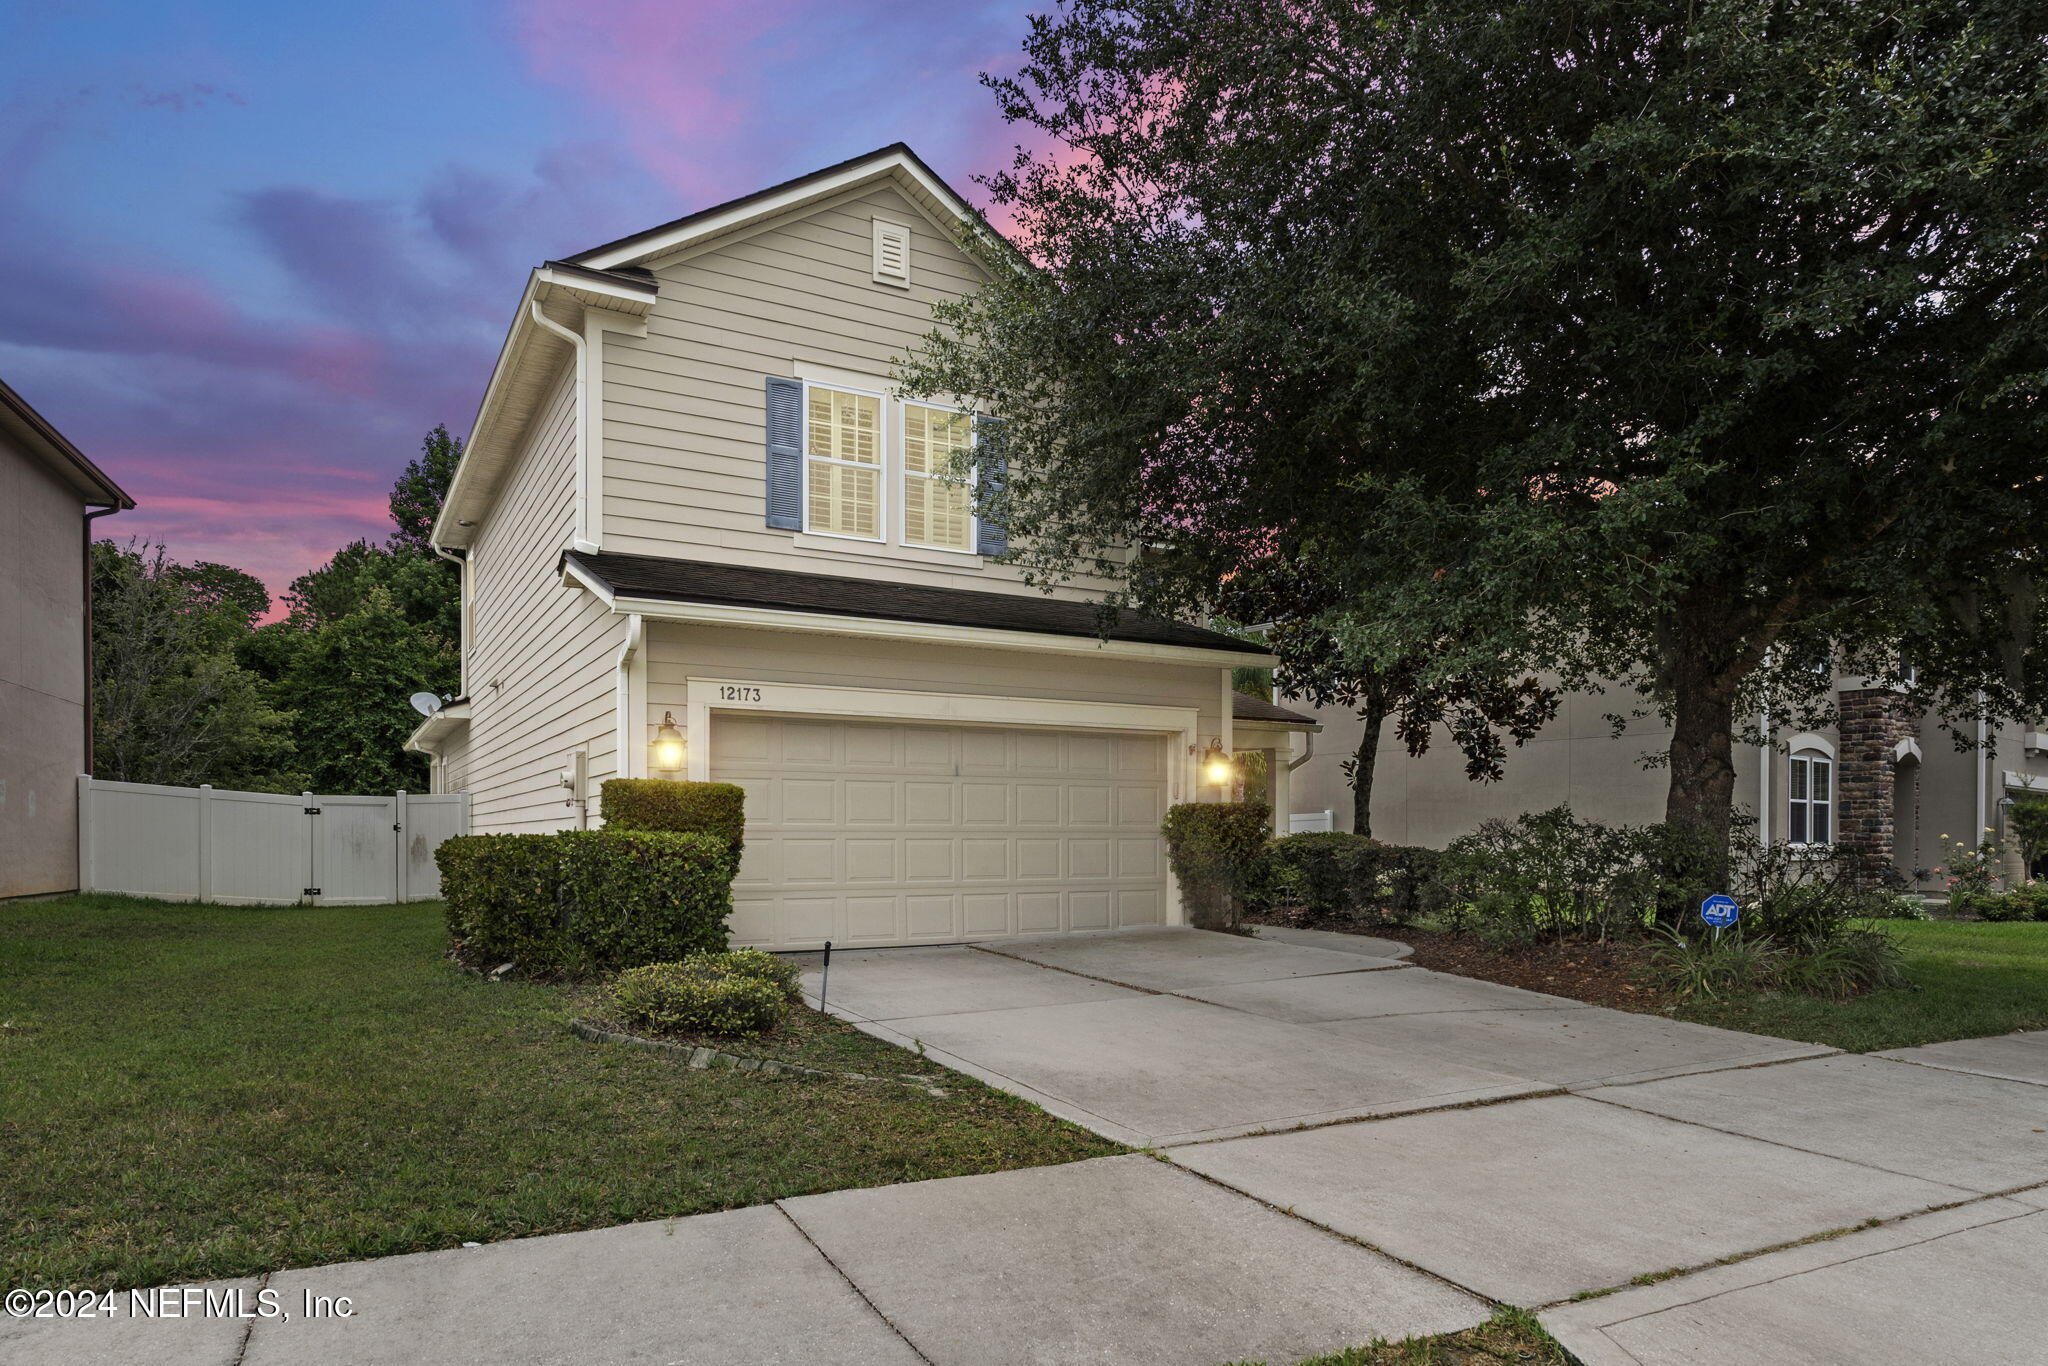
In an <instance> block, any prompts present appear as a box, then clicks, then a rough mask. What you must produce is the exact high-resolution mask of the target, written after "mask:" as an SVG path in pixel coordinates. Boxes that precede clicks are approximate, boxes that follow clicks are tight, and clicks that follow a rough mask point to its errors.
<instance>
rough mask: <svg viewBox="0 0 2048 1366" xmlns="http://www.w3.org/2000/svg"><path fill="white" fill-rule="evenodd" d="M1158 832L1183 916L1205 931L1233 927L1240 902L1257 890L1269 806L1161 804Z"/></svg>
mask: <svg viewBox="0 0 2048 1366" xmlns="http://www.w3.org/2000/svg"><path fill="white" fill-rule="evenodd" d="M1161 831H1162V833H1163V834H1164V835H1165V836H1166V858H1167V862H1168V863H1169V864H1170V865H1172V868H1173V875H1174V876H1175V877H1176V878H1178V879H1180V886H1181V893H1182V895H1184V896H1185V897H1186V898H1187V900H1188V909H1189V912H1190V915H1189V919H1190V920H1191V921H1192V922H1193V923H1194V924H1196V925H1199V926H1202V927H1203V928H1205V929H1227V928H1230V927H1232V926H1234V925H1236V923H1237V918H1238V912H1239V910H1240V908H1241V906H1242V904H1243V903H1244V901H1246V900H1247V899H1249V898H1252V897H1256V896H1258V895H1260V894H1261V892H1262V888H1263V883H1264V880H1265V877H1266V857H1265V855H1266V841H1267V839H1268V837H1269V836H1270V835H1271V834H1272V831H1273V811H1272V808H1271V807H1269V806H1267V805H1266V804H1265V803H1264V802H1181V803H1179V804H1177V805H1175V806H1171V807H1168V808H1167V811H1166V820H1165V822H1164V823H1163V824H1162V826H1161Z"/></svg>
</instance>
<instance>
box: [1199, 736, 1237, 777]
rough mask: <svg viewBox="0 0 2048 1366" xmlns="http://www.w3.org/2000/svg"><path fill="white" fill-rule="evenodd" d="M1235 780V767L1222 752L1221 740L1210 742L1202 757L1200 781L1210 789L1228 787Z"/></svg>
mask: <svg viewBox="0 0 2048 1366" xmlns="http://www.w3.org/2000/svg"><path fill="white" fill-rule="evenodd" d="M1236 778H1237V765H1236V764H1235V763H1233V762H1231V758H1230V756H1229V755H1228V754H1226V753H1224V751H1223V742H1222V741H1221V740H1211V741H1210V742H1209V748H1208V750H1207V751H1206V752H1205V753H1204V754H1203V755H1202V781H1203V782H1205V783H1208V784H1209V785H1210V786H1211V787H1228V786H1229V785H1230V784H1231V783H1232V782H1233V781H1235V780H1236Z"/></svg>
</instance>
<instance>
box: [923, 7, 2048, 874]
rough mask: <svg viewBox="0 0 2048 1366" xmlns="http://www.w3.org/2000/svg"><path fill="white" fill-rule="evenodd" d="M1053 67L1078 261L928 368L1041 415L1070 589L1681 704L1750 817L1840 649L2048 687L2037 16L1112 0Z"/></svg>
mask: <svg viewBox="0 0 2048 1366" xmlns="http://www.w3.org/2000/svg"><path fill="white" fill-rule="evenodd" d="M1025 53H1026V59H1027V60H1026V63H1025V65H1024V66H1023V67H1022V69H1021V70H1020V71H1019V72H1018V74H1017V75H1016V76H1014V77H1006V78H1000V79H995V78H985V79H986V80H988V83H989V84H990V85H991V86H992V87H993V88H994V90H995V92H996V95H997V98H998V100H999V102H1000V105H1001V108H1002V112H1003V114H1004V116H1005V117H1006V118H1008V119H1010V120H1012V121H1013V122H1016V123H1019V124H1021V125H1024V126H1026V127H1028V128H1029V129H1030V130H1031V131H1032V134H1033V137H1032V139H1031V141H1032V144H1033V146H1034V148H1037V149H1040V150H1022V151H1020V152H1019V153H1018V155H1017V157H1016V159H1015V163H1014V165H1013V166H1012V167H1011V168H1010V169H1008V170H1006V171H1004V172H1002V173H1000V174H997V175H994V176H992V177H989V178H988V179H987V181H986V185H987V188H988V191H989V194H990V197H991V198H992V199H993V200H994V202H995V204H996V206H997V207H998V208H999V209H1001V210H1003V211H1004V212H1006V213H1007V214H1008V216H1009V217H1010V218H1011V219H1012V220H1013V221H1014V222H1015V223H1016V225H1017V229H1018V236H1019V239H1020V241H1019V245H1020V246H1022V248H1023V249H1024V251H1025V253H1026V255H1027V256H1028V257H1029V258H1030V260H1031V262H1032V263H1033V264H1032V265H1031V266H1029V267H1026V268H1020V267H1018V266H1017V265H1016V264H1015V263H1014V260H1013V259H1011V258H1007V257H1006V256H1005V255H1004V254H1003V251H1002V250H1001V249H999V248H997V247H994V246H990V245H987V244H983V245H981V246H980V247H978V248H976V249H978V250H980V251H982V252H983V254H984V256H985V257H986V260H987V264H988V266H989V269H990V273H991V277H992V283H991V285H990V286H989V287H988V288H987V289H986V290H984V291H983V292H982V293H981V294H980V295H979V296H978V297H976V298H974V299H971V300H968V301H966V302H964V303H961V304H958V305H948V306H944V307H942V309H941V310H940V322H941V327H940V328H939V329H938V330H937V331H936V332H935V333H934V334H933V336H932V337H931V338H930V340H929V343H928V345H927V347H926V348H925V349H924V350H923V351H922V352H921V354H920V355H919V356H918V357H915V358H913V359H912V360H911V361H910V362H909V363H908V364H907V366H906V368H905V371H904V374H903V382H904V386H905V388H906V389H907V390H908V391H910V392H914V393H930V394H952V395H970V396H973V397H974V398H975V399H976V400H977V401H979V402H981V403H983V404H985V405H986V406H987V408H988V409H989V410H990V411H991V412H992V413H993V414H994V415H995V416H997V417H1000V418H1002V419H1005V421H1004V423H1003V425H1002V428H1001V431H1002V432H1003V443H1002V444H1003V452H1002V454H1005V455H1006V456H1007V460H1008V465H1007V470H1006V474H1007V478H1006V479H1002V480H997V479H993V478H991V479H984V480H983V481H982V484H983V490H984V492H983V494H982V497H983V500H984V504H985V506H986V508H987V510H988V511H990V512H994V513H1000V514H1001V515H1003V516H1005V517H1006V518H1007V520H1008V523H1009V525H1011V526H1012V527H1013V528H1016V529H1017V530H1018V531H1019V532H1020V533H1021V534H1020V535H1019V536H1018V538H1017V539H1016V540H1015V541H1013V543H1012V544H1013V547H1014V549H1013V552H1012V553H1013V555H1014V556H1015V558H1016V559H1017V560H1018V561H1019V562H1020V563H1021V564H1023V565H1025V566H1026V567H1027V569H1028V570H1029V571H1030V572H1031V573H1032V574H1033V575H1034V576H1038V577H1047V578H1050V577H1058V576H1061V575H1065V574H1069V573H1072V572H1075V571H1076V570H1084V569H1089V568H1096V567H1115V565H1117V564H1118V563H1119V562H1121V561H1122V560H1123V559H1124V558H1125V556H1124V554H1123V552H1122V551H1121V550H1120V549H1119V548H1120V547H1128V546H1142V547H1144V548H1145V551H1144V553H1143V554H1140V555H1137V556H1135V557H1132V558H1131V561H1130V564H1129V575H1130V576H1129V589H1128V592H1129V594H1130V595H1131V596H1132V597H1133V598H1135V599H1137V600H1138V601H1140V602H1142V603H1145V604H1147V605H1151V606H1155V607H1160V608H1166V609H1182V610H1184V609H1187V608H1189V607H1200V606H1203V605H1206V604H1210V603H1212V602H1213V601H1214V600H1215V598H1216V597H1217V595H1218V594H1219V592H1220V591H1221V586H1222V585H1223V584H1225V583H1227V582H1228V581H1229V579H1230V578H1231V576H1232V575H1233V574H1236V573H1238V572H1240V571H1241V570H1242V568H1243V567H1244V566H1245V565H1247V564H1257V563H1261V562H1264V561H1266V560H1278V561H1281V562H1286V563H1297V564H1300V565H1303V566H1306V567H1309V568H1311V569H1313V571H1314V573H1315V574H1316V575H1318V576H1321V577H1323V578H1325V579H1327V580H1328V581H1329V582H1330V583H1331V584H1332V585H1334V588H1335V592H1336V601H1337V603H1338V605H1337V606H1335V607H1332V608H1317V609H1314V610H1312V611H1310V612H1308V613H1306V614H1305V615H1307V616H1308V617H1309V618H1310V619H1311V620H1312V622H1313V624H1315V625H1316V626H1317V627H1318V628H1321V629H1326V630H1328V631H1329V632H1330V634H1331V635H1332V636H1333V638H1334V639H1335V640H1336V641H1338V642H1339V643H1340V644H1341V646H1342V648H1343V649H1344V650H1345V651H1347V652H1349V653H1350V654H1351V655H1353V656H1355V657H1356V658H1358V659H1360V660H1364V661H1368V662H1371V661H1380V662H1385V661H1391V660H1396V659H1400V658H1402V657H1404V656H1405V655H1408V654H1411V653H1413V652H1414V650H1415V648H1416V644H1417V642H1428V648H1429V652H1430V654H1431V658H1430V659H1429V661H1428V664H1427V667H1426V669H1425V671H1424V672H1425V674H1426V679H1425V681H1437V680H1444V679H1450V678H1455V677H1458V676H1460V675H1476V676H1480V677H1506V676H1512V675H1513V674H1514V673H1516V672H1517V671H1521V670H1536V669H1547V670H1551V671H1554V673H1555V674H1556V675H1557V677H1558V678H1559V679H1560V680H1561V681H1562V682H1563V683H1564V684H1566V685H1568V686H1569V685H1574V684H1579V683H1586V682H1590V681H1595V680H1599V679H1609V680H1615V681H1618V682H1620V683H1622V684H1625V685H1629V686H1633V687H1637V688H1640V689H1641V690H1642V691H1643V692H1644V693H1645V694H1646V695H1647V696H1648V697H1649V698H1650V699H1651V701H1652V702H1653V704H1654V705H1656V706H1657V707H1658V708H1660V709H1661V710H1663V711H1665V712H1666V713H1667V714H1668V715H1670V716H1671V717H1672V718H1673V724H1674V731H1673V740H1672V743H1671V749H1670V756H1669V758H1670V763H1671V797H1670V803H1669V806H1668V808H1667V814H1668V815H1669V816H1670V817H1671V818H1672V819H1674V820H1677V821H1680V822H1684V823H1687V824H1690V825H1692V826H1694V827H1696V828H1698V829H1701V830H1703V831H1706V832H1709V833H1717V834H1721V835H1725V833H1726V829H1727V822H1728V818H1729V808H1730V804H1731V801H1732V796H1733V768H1732V752H1731V751H1732V735H1733V732H1734V731H1735V729H1736V724H1737V723H1736V720H1735V718H1736V715H1737V714H1738V711H1742V712H1747V711H1748V710H1749V709H1750V708H1751V707H1752V706H1754V705H1757V704H1760V703H1762V702H1764V701H1766V700H1769V699H1775V700H1777V701H1778V702H1779V703H1780V704H1781V705H1787V704H1790V703H1791V702H1795V701H1798V700H1801V699H1811V698H1813V697H1814V696H1816V695H1817V694H1819V693H1820V692H1821V691H1822V690H1823V686H1824V685H1823V681H1822V676H1821V675H1820V674H1819V673H1818V672H1817V671H1816V670H1815V668H1814V667H1813V666H1814V665H1815V663H1816V662H1817V661H1820V660H1822V659H1824V658H1826V657H1827V656H1828V655H1829V652H1830V651H1832V652H1833V657H1834V660H1835V662H1836V664H1837V665H1838V666H1840V667H1841V668H1844V669H1846V670H1847V671H1849V672H1851V673H1857V674H1861V675H1864V676H1866V677H1868V678H1869V679H1871V680H1872V681H1873V682H1875V683H1878V684H1881V685H1898V686H1900V687H1902V688H1910V691H1911V694H1912V696H1913V697H1914V699H1915V700H1918V701H1923V702H1926V703H1928V704H1931V705H1933V706H1935V707H1937V708H1939V709H1940V710H1941V711H1943V712H1944V713H1945V714H1948V715H1951V716H1958V717H1960V716H1964V715H1971V714H1975V713H1976V712H1977V711H1978V710H1979V709H1980V708H1981V709H1982V711H1984V712H1986V713H1990V714H1993V715H2005V716H2015V715H2027V714H2035V713H2038V711H2039V710H2040V709H2041V708H2042V707H2043V705H2044V704H2048V669H2044V667H2043V658H2042V654H2041V649H2040V647H2039V644H2038V642H2037V639H2036V635H2035V625H2036V620H2037V617H2038V615H2039V610H2038V594H2037V590H2036V586H2035V584H2036V574H2037V573H2038V571H2039V569H2040V567H2041V565H2042V562H2043V558H2044V552H2048V545H2044V537H2048V479H2044V473H2048V471H2044V466H2043V462H2042V458H2041V453H2042V451H2043V449H2044V446H2048V443H2044V437H2048V418H2044V411H2043V408H2042V406H2041V402H2040V385H2041V380H2042V377H2043V374H2044V371H2048V260H2044V255H2043V244H2042V229H2043V224H2044V222H2048V79H2044V72H2048V38H2044V30H2043V25H2042V23H2041V15H2040V10H2039V7H2038V6H2036V5H2030V4H2022V3H2017V0H1985V3H1980V4H1972V5H1968V6H1960V5H1950V4H1935V3H1929V2H1926V0H1921V2H1918V3H1907V4H1899V5H1885V6H1876V5H1849V4H1834V5H1812V4H1793V3H1789V0H1690V2H1689V3H1677V2H1676V0H1670V2H1668V3H1644V2H1643V0H1583V2H1574V3H1567V2H1565V0H1530V2H1529V3H1516V4H1512V5H1507V4H1498V3H1495V4H1482V3H1477V2H1476V0H1375V3H1373V4H1372V5H1370V6H1364V5H1357V4H1353V3H1349V2H1348V0H1228V2H1227V3H1226V2H1225V0H1195V3H1188V2H1187V0H1123V2H1122V3H1109V2H1108V0H1070V3H1067V4H1065V5H1063V6H1062V8H1061V10H1060V11H1059V12H1058V13H1057V14H1055V15H1051V16H1044V17H1039V18H1035V19H1034V20H1033V22H1032V29H1031V33H1030V35H1029V38H1028V40H1027V42H1026V44H1025ZM996 455H997V452H995V451H993V450H990V451H988V452H985V453H984V454H983V456H982V457H981V458H982V459H983V460H984V461H986V462H992V461H993V460H994V459H995V458H996ZM989 473H991V474H993V473H996V471H995V470H994V469H991V470H990V471H989ZM1902 651H1903V652H1904V653H1905V654H1906V655H1907V656H1909V657H1910V658H1911V659H1912V661H1913V663H1914V664H1915V665H1916V666H1917V671H1916V672H1914V673H1913V674H1912V675H1910V678H1909V675H1908V674H1907V672H1906V671H1905V670H1904V669H1903V668H1902V666H1901V665H1900V663H1899V660H1900V656H1901V652H1902ZM1979 690H1982V700H1981V702H1980V701H1979V700H1978V692H1979Z"/></svg>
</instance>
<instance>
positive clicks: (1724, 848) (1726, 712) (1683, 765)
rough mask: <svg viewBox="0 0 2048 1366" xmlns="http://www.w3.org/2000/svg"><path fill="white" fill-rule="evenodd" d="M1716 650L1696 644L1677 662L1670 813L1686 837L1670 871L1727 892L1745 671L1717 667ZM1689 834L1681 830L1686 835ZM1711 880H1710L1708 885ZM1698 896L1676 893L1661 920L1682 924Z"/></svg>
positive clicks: (1667, 814) (1673, 668)
mask: <svg viewBox="0 0 2048 1366" xmlns="http://www.w3.org/2000/svg"><path fill="white" fill-rule="evenodd" d="M1717 653H1718V652H1714V651H1712V650H1711V649H1707V650H1700V649H1689V650H1686V651H1685V652H1684V653H1682V654H1681V655H1680V657H1679V658H1677V659H1674V660H1672V661H1670V669H1671V673H1670V677H1671V683H1672V701H1673V711H1674V715H1673V721H1672V727H1671V750H1670V759H1671V790H1670V794H1669V796H1668V797H1667V798H1666V799H1665V803H1664V819H1665V821H1666V822H1667V823H1668V824H1669V825H1671V826H1673V827H1675V831H1674V833H1677V834H1678V836H1679V840H1680V841H1681V843H1679V844H1677V845H1675V846H1674V849H1673V852H1674V854H1676V855H1677V857H1676V858H1675V859H1674V861H1673V866H1672V867H1671V868H1669V869H1668V870H1667V871H1668V872H1669V873H1670V874H1672V875H1674V880H1676V881H1679V882H1684V883H1692V882H1694V881H1697V882H1698V883H1699V885H1700V887H1701V888H1702V889H1704V891H1707V892H1720V891H1726V890H1727V888H1726V887H1725V886H1723V885H1722V884H1724V883H1725V882H1726V881H1727V877H1728V836H1729V828H1730V822H1731V820H1732V819H1733V806H1734V801H1735V697H1736V690H1737V688H1738V687H1739V685H1740V683H1741V674H1740V673H1739V672H1738V671H1737V670H1736V669H1734V668H1730V667H1726V666H1721V665H1718V664H1717V663H1716V662H1715V655H1716V654H1717ZM1681 832H1682V833H1681ZM1709 884H1711V885H1709ZM1691 900H1692V898H1691V897H1690V895H1689V892H1688V894H1687V895H1686V896H1684V897H1674V898H1672V904H1671V905H1670V906H1666V907H1660V908H1659V918H1660V919H1662V920H1664V921H1665V922H1666V923H1667V924H1673V923H1678V922H1679V918H1680V917H1681V916H1682V915H1683V913H1684V910H1685V909H1686V903H1688V902H1690V901H1691Z"/></svg>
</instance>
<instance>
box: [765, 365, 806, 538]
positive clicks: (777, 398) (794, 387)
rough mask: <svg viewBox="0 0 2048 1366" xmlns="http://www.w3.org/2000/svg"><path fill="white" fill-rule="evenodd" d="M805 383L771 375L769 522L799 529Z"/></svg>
mask: <svg viewBox="0 0 2048 1366" xmlns="http://www.w3.org/2000/svg"><path fill="white" fill-rule="evenodd" d="M803 413H804V386H803V385H802V383H800V382H799V381H797V380H793V379H784V378H782V377H781V376H779V375H770V376H768V509H767V512H768V525H769V526H771V527H776V528H778V529H780V530H783V531H799V530H801V529H802V528H803V524H804V504H803V496H804V495H803V489H804V448H803V439H804V437H803V429H804V422H803Z"/></svg>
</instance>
